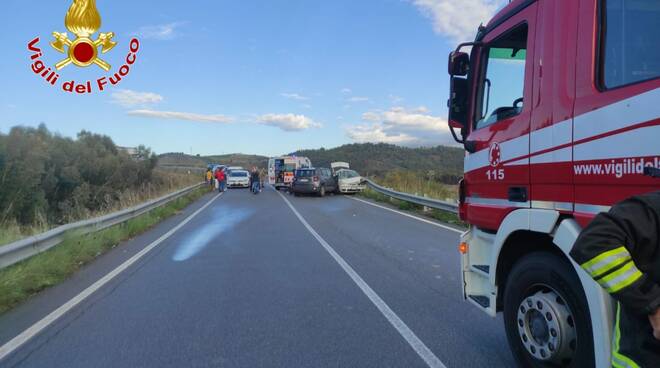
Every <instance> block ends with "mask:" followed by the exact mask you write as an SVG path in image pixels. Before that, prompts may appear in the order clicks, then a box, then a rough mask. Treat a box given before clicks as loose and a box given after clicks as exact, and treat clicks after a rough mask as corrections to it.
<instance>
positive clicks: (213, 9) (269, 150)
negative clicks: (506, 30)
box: [0, 0, 507, 156]
mask: <svg viewBox="0 0 660 368" xmlns="http://www.w3.org/2000/svg"><path fill="white" fill-rule="evenodd" d="M505 2H507V1H506V0H461V1H454V0H336V1H321V0H318V1H317V0H286V1H285V0H281V1H276V0H259V1H257V0H241V1H235V0H232V1H224V0H207V1H202V0H189V1H163V0H159V1H156V0H140V1H122V0H115V1H109V0H97V4H96V5H97V8H98V11H99V13H100V15H101V18H102V25H101V28H100V30H99V32H114V33H115V37H114V39H113V40H114V41H116V42H117V46H116V47H115V48H113V49H112V50H110V51H109V52H108V53H106V54H102V55H101V58H102V59H103V60H104V61H106V62H108V63H109V64H110V65H111V69H110V71H109V72H106V71H104V70H102V69H101V68H99V67H98V66H96V65H91V66H89V67H86V68H81V67H77V66H75V65H69V66H67V67H65V68H64V69H62V70H61V71H60V72H59V74H60V78H59V79H58V85H57V86H51V85H50V84H48V83H47V82H45V81H44V79H43V78H41V77H40V76H39V75H37V74H35V73H34V72H33V71H32V69H31V65H32V63H33V62H34V61H33V60H31V59H30V56H31V55H32V53H31V52H30V51H29V50H28V46H27V45H28V43H30V41H32V40H33V39H34V38H36V37H37V36H38V37H40V41H39V43H38V47H39V48H40V49H41V50H42V56H41V58H40V60H42V61H43V62H44V64H46V65H47V66H53V65H55V64H56V63H57V62H59V61H60V60H62V59H63V58H64V57H65V55H63V54H60V53H59V52H57V51H56V50H55V49H53V48H51V47H50V46H49V43H50V41H52V40H53V37H52V33H53V32H54V31H57V32H67V29H66V28H65V26H64V17H65V14H66V12H67V10H68V8H69V6H70V5H71V3H72V0H48V1H46V0H41V1H36V2H26V1H24V0H4V1H3V9H2V12H0V30H1V31H0V43H1V44H2V50H3V56H2V58H0V133H3V134H6V133H8V132H9V130H10V129H11V127H13V126H16V125H22V126H38V125H39V124H40V123H44V124H46V126H47V127H48V128H49V129H50V130H51V131H54V132H57V133H58V134H61V135H63V136H70V137H75V135H76V134H77V133H78V132H79V131H81V130H83V129H84V130H88V131H91V132H94V133H100V134H106V135H108V136H110V137H111V138H112V139H113V140H114V141H115V143H117V144H118V145H120V146H129V147H132V146H137V145H140V144H143V145H146V146H148V147H151V148H152V149H153V150H154V151H155V152H157V153H165V152H185V153H192V154H201V155H208V154H223V153H236V152H242V153H256V154H263V155H269V156H272V155H279V154H285V153H288V152H293V151H295V150H298V149H304V148H320V147H325V148H330V147H336V146H339V145H342V144H347V143H361V142H386V143H393V144H398V145H404V146H413V147H414V146H434V145H439V144H445V145H449V144H453V140H452V139H451V137H450V135H449V132H448V128H447V124H446V116H447V108H446V101H447V95H448V90H449V86H448V83H449V77H448V75H447V71H446V70H447V66H446V64H447V55H448V53H449V52H450V51H451V50H452V49H453V48H454V47H455V46H456V45H457V44H458V43H459V42H462V41H469V40H472V39H473V38H474V34H475V32H476V28H477V26H478V25H479V24H480V23H482V22H483V23H486V22H487V21H488V19H489V18H490V17H491V16H492V14H494V13H495V11H496V10H497V9H498V8H500V7H501V6H502V5H503V4H504V3H505ZM68 33H69V38H70V39H72V40H73V39H75V35H73V34H72V33H71V32H68ZM97 36H98V33H96V34H94V35H93V36H92V38H93V39H95V38H96V37H97ZM133 37H136V38H138V39H139V41H140V48H139V51H138V52H137V60H136V62H135V63H134V64H133V65H131V66H130V71H129V73H128V75H126V76H125V77H123V78H122V80H121V82H120V83H119V84H118V85H116V86H109V87H107V88H106V89H105V90H104V91H97V90H96V89H95V90H94V91H93V93H92V94H83V95H79V94H74V93H69V92H65V91H63V90H62V89H61V84H62V83H63V82H65V81H70V80H75V81H78V82H80V81H83V82H84V81H87V80H92V81H94V80H96V79H98V78H100V77H103V76H105V77H108V76H110V75H113V74H114V73H116V72H117V71H118V70H119V68H120V67H121V66H122V64H124V62H125V59H126V56H127V54H128V52H129V43H130V40H131V38H133Z"/></svg>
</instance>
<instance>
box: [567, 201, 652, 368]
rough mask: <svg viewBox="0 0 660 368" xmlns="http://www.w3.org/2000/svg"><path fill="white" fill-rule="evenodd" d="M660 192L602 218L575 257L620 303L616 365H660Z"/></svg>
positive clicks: (618, 206)
mask: <svg viewBox="0 0 660 368" xmlns="http://www.w3.org/2000/svg"><path fill="white" fill-rule="evenodd" d="M659 238H660V191H657V192H652V193H647V194H643V195H639V196H635V197H632V198H629V199H626V200H624V201H623V202H620V203H618V204H616V205H615V206H613V207H612V208H611V209H610V211H609V212H606V213H605V212H603V213H600V214H598V215H597V216H596V217H595V218H594V219H593V221H592V222H591V223H590V224H589V225H588V226H587V227H586V228H585V229H584V231H582V233H581V234H580V236H579V237H578V239H577V240H576V242H575V245H574V246H573V249H572V250H571V253H570V254H571V257H573V259H574V260H575V261H576V262H577V263H578V264H579V265H580V266H581V267H582V268H583V269H584V270H585V271H586V272H587V273H588V274H589V275H590V276H591V277H592V278H593V279H594V280H596V282H598V283H599V284H600V286H601V287H602V288H603V289H605V290H606V291H607V292H608V293H609V294H610V295H612V297H613V298H614V299H615V300H616V301H617V308H616V320H615V323H614V332H613V334H612V366H613V367H640V368H644V367H660V239H659Z"/></svg>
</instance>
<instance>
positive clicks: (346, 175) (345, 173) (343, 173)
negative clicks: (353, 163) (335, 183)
mask: <svg viewBox="0 0 660 368" xmlns="http://www.w3.org/2000/svg"><path fill="white" fill-rule="evenodd" d="M337 176H339V178H340V179H350V178H357V177H358V176H360V175H359V174H358V173H357V172H356V171H355V170H340V171H339V173H337Z"/></svg>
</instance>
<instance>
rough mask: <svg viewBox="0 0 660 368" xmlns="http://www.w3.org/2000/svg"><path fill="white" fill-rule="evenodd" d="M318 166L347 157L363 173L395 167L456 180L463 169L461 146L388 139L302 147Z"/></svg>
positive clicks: (381, 172) (301, 153) (380, 173)
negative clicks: (410, 143) (418, 145)
mask: <svg viewBox="0 0 660 368" xmlns="http://www.w3.org/2000/svg"><path fill="white" fill-rule="evenodd" d="M296 154H297V155H299V156H306V157H309V159H310V160H311V161H312V164H313V165H314V166H324V167H330V162H333V161H346V162H349V163H350V164H351V168H353V169H355V170H357V171H358V172H360V173H361V174H363V175H367V176H377V177H382V176H385V175H386V174H387V173H389V172H392V171H408V172H410V171H412V172H417V173H420V174H423V175H424V176H432V177H434V178H435V179H436V180H438V181H440V182H443V183H447V184H456V182H458V179H459V178H460V177H461V176H462V173H463V157H464V151H463V149H461V148H455V147H446V146H436V147H430V148H407V147H401V146H395V145H393V144H385V143H377V144H374V143H361V144H347V145H343V146H340V147H336V148H331V149H324V148H321V149H314V150H299V151H297V152H296Z"/></svg>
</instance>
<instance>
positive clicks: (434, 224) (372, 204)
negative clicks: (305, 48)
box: [351, 197, 463, 234]
mask: <svg viewBox="0 0 660 368" xmlns="http://www.w3.org/2000/svg"><path fill="white" fill-rule="evenodd" d="M351 199H352V200H354V201H358V202H362V203H366V204H368V205H370V206H374V207H378V208H382V209H384V210H388V211H391V212H394V213H398V214H399V215H401V216H406V217H410V218H413V219H415V220H417V221H421V222H424V223H427V224H429V225H433V226H437V227H441V228H443V229H445V230H449V231H453V232H455V233H459V234H463V230H459V229H455V228H453V227H451V226H446V225H443V224H439V223H437V222H433V221H430V220H427V219H423V218H421V217H417V216H414V215H411V214H409V213H405V212H401V211H397V210H395V209H392V208H389V207H385V206H381V205H379V204H376V203H372V202H369V201H365V200H364V199H360V198H354V197H351Z"/></svg>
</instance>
